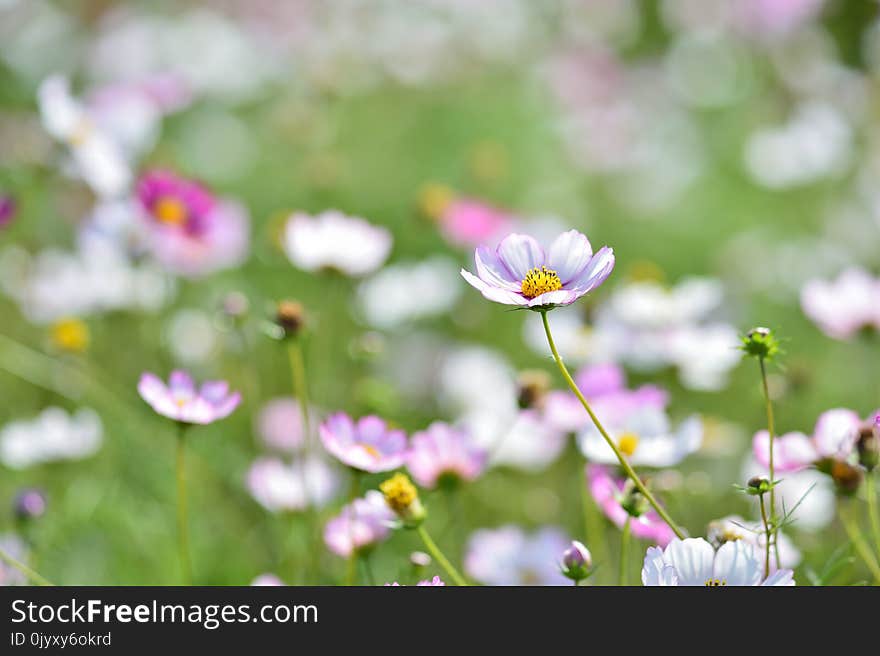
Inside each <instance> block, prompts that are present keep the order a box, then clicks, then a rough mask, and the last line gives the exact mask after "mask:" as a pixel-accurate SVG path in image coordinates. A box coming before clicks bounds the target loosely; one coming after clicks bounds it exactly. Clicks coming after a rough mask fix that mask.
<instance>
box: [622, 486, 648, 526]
mask: <svg viewBox="0 0 880 656" xmlns="http://www.w3.org/2000/svg"><path fill="white" fill-rule="evenodd" d="M620 505H621V506H622V507H623V509H624V510H625V511H626V512H627V513H628V514H629V516H630V517H641V516H642V515H644V514H645V513H646V512H648V500H647V499H646V498H645V497H644V495H643V494H642V493H641V492H639V490H638V488H637V487H636V486H635V484H634V483H633V482H632V481H631V480H627V481H626V484H625V485H624V487H623V492H622V493H621V496H620Z"/></svg>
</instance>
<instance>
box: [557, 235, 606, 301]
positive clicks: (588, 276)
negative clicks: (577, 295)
mask: <svg viewBox="0 0 880 656" xmlns="http://www.w3.org/2000/svg"><path fill="white" fill-rule="evenodd" d="M613 270H614V250H613V249H611V248H608V247H607V246H603V247H602V248H600V249H599V251H598V252H597V253H596V254H595V255H594V256H593V257H592V258H591V259H590V263H589V264H588V265H587V266H586V267H585V268H584V270H583V271H582V272H581V274H580V275H579V276H578V277H576V278H575V279H573V280H570V281H569V282H568V283H567V286H568V288H569V289H571V290H575V291H578V292H581V293H582V294H586V293H587V292H589V291H592V290H594V289H596V287H598V286H599V285H601V284H602V283H603V282H605V279H606V278H607V277H608V276H610V275H611V272H612V271H613Z"/></svg>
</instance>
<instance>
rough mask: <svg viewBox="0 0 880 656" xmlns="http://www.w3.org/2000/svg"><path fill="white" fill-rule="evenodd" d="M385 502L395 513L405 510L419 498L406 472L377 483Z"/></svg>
mask: <svg viewBox="0 0 880 656" xmlns="http://www.w3.org/2000/svg"><path fill="white" fill-rule="evenodd" d="M379 489H380V490H381V491H382V494H383V495H384V496H385V503H387V504H388V507H389V508H391V510H393V511H394V512H396V513H401V512H405V511H406V510H407V509H408V508H409V507H410V506H411V505H412V504H413V502H415V501H416V500H417V499H418V498H419V493H418V490H416V486H415V485H413V484H412V481H410V480H409V478H408V477H407V475H406V474H401V473H399V472H398V473H397V474H395V475H394V476H392V477H391V478H389V479H388V480H387V481H385V482H384V483H382V484H381V485H379Z"/></svg>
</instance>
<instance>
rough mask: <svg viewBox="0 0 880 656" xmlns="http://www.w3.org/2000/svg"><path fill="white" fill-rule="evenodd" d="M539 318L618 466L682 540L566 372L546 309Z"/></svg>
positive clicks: (571, 384)
mask: <svg viewBox="0 0 880 656" xmlns="http://www.w3.org/2000/svg"><path fill="white" fill-rule="evenodd" d="M541 319H542V320H543V322H544V332H545V333H546V334H547V342H548V343H549V344H550V350H551V351H552V352H553V359H554V360H556V364H557V366H558V367H559V371H560V372H561V373H562V377H563V378H565V382H566V383H568V386H569V388H571V391H572V392H574V395H575V396H576V397H577V398H578V400H579V401H580V402H581V405H582V406H584V410H586V411H587V414H588V415H590V419H591V420H592V421H593V424H595V426H596V428H597V429H598V431H599V432H600V433H601V434H602V437H604V438H605V442H607V443H608V446H609V447H611V450H612V451H613V452H614V455H615V456H617V460H618V461H619V462H620V466H621V468H622V469H623V471H624V472H625V473H626V475H627V476H629V478H630V479H631V480H632V482H633V484H634V485H635V486H636V489H637V490H638V491H639V492H641V494H642V496H644V497H645V499H647V500H648V503H650V504H651V506H652V507H653V508H654V510H656V511H657V514H658V515H659V516H660V518H661V519H662V520H663V521H664V522H666V524H667V525H668V526H669V528H671V529H672V532H673V533H675V535H676V536H677V537H678V538H679V539H681V540H684V538H685V535H684V533H683V532H682V530H681V529H680V528H678V526H677V525H676V524H675V522H673V521H672V518H671V517H670V516H669V514H668V513H667V512H666V509H665V508H663V506H661V505H660V503H658V501H657V499H655V498H654V495H653V494H651V492H650V491H649V490H648V488H647V487H645V484H644V483H642V480H641V479H640V478H639V476H638V474H636V472H635V470H634V469H633V468H632V465H630V464H629V462H628V461H627V459H626V457H625V456H624V455H623V453H622V452H621V451H620V449H619V448H618V447H617V445H616V444H615V443H614V440H612V439H611V436H610V435H608V431H606V430H605V427H604V426H602V423H601V422H600V421H599V418H598V417H597V416H596V414H595V413H594V412H593V409H592V408H591V407H590V404H589V403H587V399H586V398H584V395H583V394H582V393H581V391H580V389H578V386H577V383H575V382H574V379H573V378H572V377H571V374H570V373H568V369H567V368H566V366H565V363H564V362H563V361H562V358H561V357H560V355H559V351H557V350H556V344H555V343H554V342H553V335H552V334H551V332H550V323H549V322H548V321H547V311H546V310H544V311H542V312H541Z"/></svg>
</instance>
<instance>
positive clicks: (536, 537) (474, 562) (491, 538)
mask: <svg viewBox="0 0 880 656" xmlns="http://www.w3.org/2000/svg"><path fill="white" fill-rule="evenodd" d="M570 544H571V540H570V538H568V537H566V535H565V534H564V533H563V532H562V531H560V530H559V529H556V528H553V527H549V526H548V527H544V528H542V529H539V530H538V531H536V532H535V533H532V534H531V535H529V534H527V533H526V532H525V531H523V530H522V529H521V528H520V527H518V526H513V525H508V526H502V527H499V528H497V529H480V530H478V531H475V532H474V533H473V535H472V536H471V538H470V540H468V544H467V549H466V553H465V558H464V568H465V570H466V571H467V573H468V575H469V576H471V577H472V578H473V579H475V580H477V581H480V582H481V583H484V584H486V585H570V584H571V581H569V580H568V579H567V578H566V577H565V575H564V574H563V573H562V572H561V571H560V570H559V554H561V553H562V552H563V551H565V549H566V548H567V547H568V546H569V545H570Z"/></svg>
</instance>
